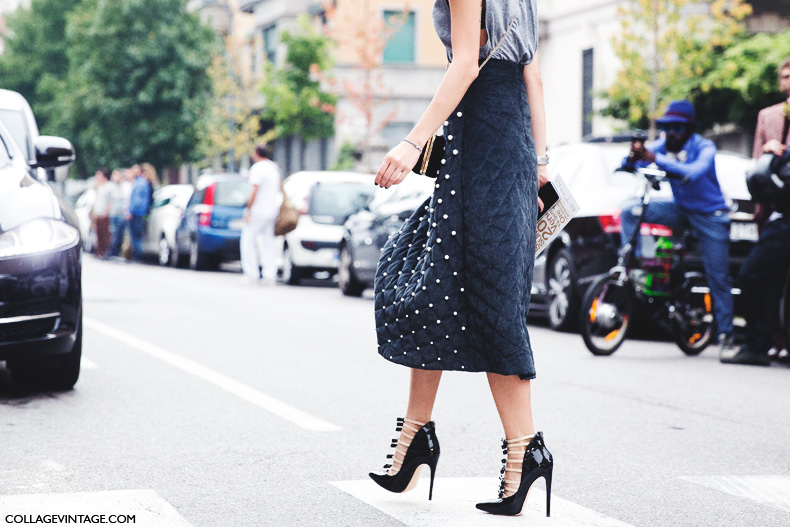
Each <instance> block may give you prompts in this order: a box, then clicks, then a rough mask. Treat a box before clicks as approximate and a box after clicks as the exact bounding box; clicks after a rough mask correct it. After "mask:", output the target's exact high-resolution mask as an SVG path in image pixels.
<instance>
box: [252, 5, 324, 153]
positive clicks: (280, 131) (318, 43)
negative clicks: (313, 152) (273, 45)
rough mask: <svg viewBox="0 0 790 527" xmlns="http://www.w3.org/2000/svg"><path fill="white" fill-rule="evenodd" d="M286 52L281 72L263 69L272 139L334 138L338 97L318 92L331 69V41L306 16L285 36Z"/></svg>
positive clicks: (270, 68) (279, 69)
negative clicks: (295, 30)
mask: <svg viewBox="0 0 790 527" xmlns="http://www.w3.org/2000/svg"><path fill="white" fill-rule="evenodd" d="M282 42H283V44H285V45H286V46H287V48H288V52H287V54H286V57H285V65H284V67H283V68H275V67H273V66H272V65H271V64H270V65H268V66H267V68H266V78H265V80H264V83H263V87H262V92H263V95H264V98H265V107H264V111H263V118H264V119H266V120H268V121H270V122H272V123H274V134H273V135H274V136H276V137H287V136H291V135H295V136H298V137H300V138H301V139H302V140H303V141H304V142H309V141H311V140H313V139H319V138H324V137H332V136H333V135H334V134H335V104H336V103H337V96H335V95H333V94H331V93H328V92H326V91H324V90H322V88H321V79H322V76H323V74H324V72H325V71H326V70H328V69H329V67H330V66H331V61H330V59H329V51H330V47H331V41H330V40H329V39H328V38H327V37H325V36H323V35H321V34H320V33H318V31H316V30H315V29H314V28H313V26H312V25H311V23H310V21H309V19H308V18H307V16H306V15H303V16H301V17H300V19H299V26H298V31H297V32H294V33H291V32H284V33H283V35H282ZM304 150H305V149H304V148H302V149H301V152H302V159H301V162H302V166H304V161H305V160H304V155H305V151H304Z"/></svg>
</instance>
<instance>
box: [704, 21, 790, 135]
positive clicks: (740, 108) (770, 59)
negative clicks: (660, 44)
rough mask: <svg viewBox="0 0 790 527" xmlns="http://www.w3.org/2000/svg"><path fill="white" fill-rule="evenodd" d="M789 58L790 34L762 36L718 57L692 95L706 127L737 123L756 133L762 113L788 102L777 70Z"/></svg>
mask: <svg viewBox="0 0 790 527" xmlns="http://www.w3.org/2000/svg"><path fill="white" fill-rule="evenodd" d="M788 57H790V31H787V32H784V33H779V34H774V35H770V34H766V33H760V34H757V35H754V36H752V37H749V38H747V39H744V40H742V41H741V42H739V43H737V44H735V45H734V46H731V47H730V48H728V49H727V50H725V51H723V52H722V53H720V54H718V55H717V57H716V66H715V67H714V68H712V69H711V71H709V72H708V73H707V74H706V75H704V76H703V77H701V78H700V79H699V80H698V81H697V83H696V84H697V86H696V87H695V89H694V90H693V92H692V99H693V101H694V103H695V105H697V108H698V114H699V116H700V117H699V119H700V121H702V124H703V126H706V127H710V126H712V125H713V124H717V123H718V124H724V123H735V124H738V125H739V126H741V127H742V128H744V129H746V130H749V131H751V130H754V126H755V124H756V123H757V114H758V113H759V112H760V110H762V109H763V108H765V107H767V106H771V105H772V104H776V103H779V102H782V101H783V100H784V99H785V95H784V94H782V93H781V92H780V91H779V85H778V81H777V78H778V76H777V68H778V67H779V65H780V64H782V62H784V60H785V59H786V58H788Z"/></svg>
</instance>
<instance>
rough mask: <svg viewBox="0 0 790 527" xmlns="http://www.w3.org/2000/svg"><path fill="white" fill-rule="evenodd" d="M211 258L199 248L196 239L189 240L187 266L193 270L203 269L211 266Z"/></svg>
mask: <svg viewBox="0 0 790 527" xmlns="http://www.w3.org/2000/svg"><path fill="white" fill-rule="evenodd" d="M212 264H213V262H212V260H211V258H210V257H209V256H208V255H207V254H206V253H204V252H203V251H201V250H200V244H199V243H198V241H197V240H196V239H193V240H192V241H190V242H189V268H190V269H192V270H193V271H205V270H208V269H210V268H212V267H213V265H212Z"/></svg>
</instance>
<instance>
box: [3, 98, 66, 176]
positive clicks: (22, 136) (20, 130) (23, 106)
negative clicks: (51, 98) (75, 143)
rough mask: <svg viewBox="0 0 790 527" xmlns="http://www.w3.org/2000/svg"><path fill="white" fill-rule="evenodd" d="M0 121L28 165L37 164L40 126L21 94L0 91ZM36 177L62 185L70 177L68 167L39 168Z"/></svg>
mask: <svg viewBox="0 0 790 527" xmlns="http://www.w3.org/2000/svg"><path fill="white" fill-rule="evenodd" d="M0 121H3V124H5V126H6V128H8V131H9V133H10V134H11V137H13V138H14V141H16V144H17V145H18V146H19V148H20V149H21V150H22V153H23V155H24V156H25V159H27V161H28V163H30V164H35V163H36V141H37V140H38V137H39V132H38V124H37V123H36V117H35V115H33V110H32V109H31V108H30V105H29V104H28V102H27V101H26V100H25V98H24V97H23V96H22V95H21V94H20V93H17V92H15V91H11V90H2V89H0ZM36 175H37V177H38V179H40V180H41V181H46V180H47V179H49V181H51V182H55V181H57V182H58V183H60V182H63V181H64V180H65V179H66V177H67V176H68V166H62V167H56V168H48V169H45V168H42V167H39V168H37V169H36Z"/></svg>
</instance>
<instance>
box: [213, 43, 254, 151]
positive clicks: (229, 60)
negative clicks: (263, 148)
mask: <svg viewBox="0 0 790 527" xmlns="http://www.w3.org/2000/svg"><path fill="white" fill-rule="evenodd" d="M241 47H242V46H241V44H240V43H238V42H236V41H234V40H233V39H231V37H227V38H226V39H225V46H224V50H223V48H222V47H221V46H220V47H218V48H217V50H216V52H215V53H214V56H213V59H212V63H211V66H210V67H209V69H208V74H209V77H210V79H211V83H212V95H213V98H212V102H211V104H210V107H209V108H208V110H207V112H206V115H205V119H204V121H203V123H202V126H201V130H200V150H201V153H202V155H203V156H204V157H206V158H207V160H209V159H212V158H215V157H217V156H219V157H222V156H225V155H229V153H230V152H233V154H234V161H238V160H239V159H240V158H241V156H243V155H244V154H249V153H250V152H252V150H253V148H254V147H255V145H256V144H257V143H259V142H261V119H260V115H258V113H256V109H257V105H258V99H260V97H261V94H260V89H259V87H258V83H257V82H256V81H255V80H254V79H253V78H252V77H251V76H249V75H245V74H244V71H243V70H244V68H243V67H242V54H241ZM228 161H230V160H228ZM229 164H230V163H229Z"/></svg>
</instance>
